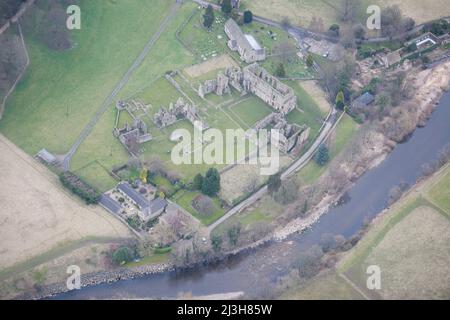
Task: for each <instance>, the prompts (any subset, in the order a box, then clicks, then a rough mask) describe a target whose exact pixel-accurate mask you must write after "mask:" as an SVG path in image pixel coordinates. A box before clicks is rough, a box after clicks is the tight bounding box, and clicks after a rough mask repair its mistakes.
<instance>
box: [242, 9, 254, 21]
mask: <svg viewBox="0 0 450 320" xmlns="http://www.w3.org/2000/svg"><path fill="white" fill-rule="evenodd" d="M252 21H253V13H252V12H251V11H250V10H246V11H244V23H251V22H252Z"/></svg>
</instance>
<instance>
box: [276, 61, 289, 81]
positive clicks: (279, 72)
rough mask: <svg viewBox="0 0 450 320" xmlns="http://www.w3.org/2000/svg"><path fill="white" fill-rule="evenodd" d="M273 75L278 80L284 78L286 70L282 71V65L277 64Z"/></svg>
mask: <svg viewBox="0 0 450 320" xmlns="http://www.w3.org/2000/svg"><path fill="white" fill-rule="evenodd" d="M275 74H276V75H277V77H280V78H284V77H286V70H285V69H284V64H283V63H279V64H278V66H277V69H276V70H275Z"/></svg>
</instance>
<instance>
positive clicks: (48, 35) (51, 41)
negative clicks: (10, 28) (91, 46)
mask: <svg viewBox="0 0 450 320" xmlns="http://www.w3.org/2000/svg"><path fill="white" fill-rule="evenodd" d="M79 2H80V1H79V0H59V1H54V0H53V1H40V2H39V4H36V5H34V6H31V7H30V9H28V10H27V13H26V14H25V15H24V16H23V18H22V26H23V28H24V30H26V31H27V32H29V33H32V34H34V35H36V37H37V38H38V39H39V40H40V41H41V42H43V43H44V44H45V45H46V46H47V47H48V48H49V49H51V50H54V51H65V50H69V49H71V48H72V44H73V41H72V32H71V31H69V30H68V29H67V26H66V20H67V13H66V9H67V7H68V6H69V5H71V4H79Z"/></svg>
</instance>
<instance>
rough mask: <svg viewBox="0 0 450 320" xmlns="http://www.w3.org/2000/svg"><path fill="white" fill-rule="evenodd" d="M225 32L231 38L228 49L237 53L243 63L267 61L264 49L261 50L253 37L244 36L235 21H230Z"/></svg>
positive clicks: (226, 24)
mask: <svg viewBox="0 0 450 320" xmlns="http://www.w3.org/2000/svg"><path fill="white" fill-rule="evenodd" d="M224 30H225V33H226V34H227V36H228V38H229V40H228V47H230V49H231V50H233V51H237V52H238V53H239V55H240V56H241V59H242V60H243V61H245V62H246V63H252V62H256V61H262V60H264V59H266V51H265V50H264V48H261V46H260V45H259V43H258V41H256V39H255V38H254V37H253V36H252V35H249V34H244V33H243V32H242V30H241V28H240V27H239V26H238V24H237V23H236V22H235V21H234V20H233V19H231V18H230V19H228V21H227V22H226V23H225V27H224Z"/></svg>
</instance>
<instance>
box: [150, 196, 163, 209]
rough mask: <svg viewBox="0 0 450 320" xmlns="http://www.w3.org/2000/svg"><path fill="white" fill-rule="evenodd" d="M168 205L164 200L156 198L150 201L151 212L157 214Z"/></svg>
mask: <svg viewBox="0 0 450 320" xmlns="http://www.w3.org/2000/svg"><path fill="white" fill-rule="evenodd" d="M166 205H167V201H166V200H165V199H162V198H156V199H154V200H152V201H150V211H151V212H156V211H158V210H161V209H162V208H164V207H165V206H166Z"/></svg>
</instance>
